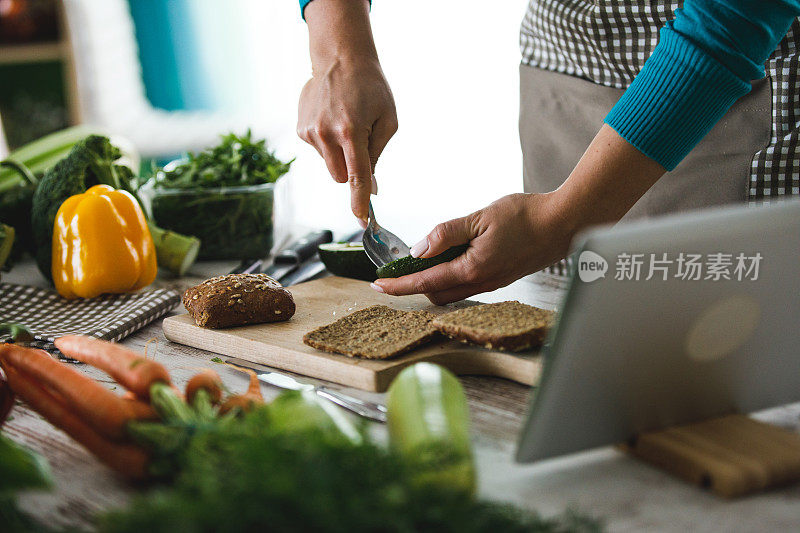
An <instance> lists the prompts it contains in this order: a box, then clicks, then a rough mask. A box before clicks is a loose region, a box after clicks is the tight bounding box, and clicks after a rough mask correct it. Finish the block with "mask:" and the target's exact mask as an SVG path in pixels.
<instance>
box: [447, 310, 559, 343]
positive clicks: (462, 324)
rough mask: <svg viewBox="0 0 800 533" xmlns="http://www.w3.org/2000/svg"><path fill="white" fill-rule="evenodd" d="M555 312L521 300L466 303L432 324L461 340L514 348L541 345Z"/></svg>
mask: <svg viewBox="0 0 800 533" xmlns="http://www.w3.org/2000/svg"><path fill="white" fill-rule="evenodd" d="M554 318H555V313H554V312H553V311H547V310H545V309H539V308H538V307H533V306H531V305H525V304H522V303H519V302H501V303H496V304H483V305H476V306H473V307H466V308H464V309H459V310H458V311H453V312H451V313H446V314H444V315H440V316H438V317H436V318H435V319H434V320H433V327H435V328H436V329H438V330H439V331H441V332H442V333H444V334H445V335H447V336H449V337H451V338H453V339H458V340H460V341H462V342H472V343H475V344H480V345H481V346H485V347H486V348H494V349H497V350H510V351H513V352H516V351H520V350H526V349H528V348H534V347H537V346H540V345H541V344H542V342H543V341H544V337H545V335H546V334H547V330H548V329H549V328H550V326H551V325H552V324H553V320H554Z"/></svg>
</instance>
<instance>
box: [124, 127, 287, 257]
mask: <svg viewBox="0 0 800 533" xmlns="http://www.w3.org/2000/svg"><path fill="white" fill-rule="evenodd" d="M291 163H292V161H289V162H288V163H284V162H282V161H280V160H279V159H278V158H277V157H275V155H274V153H273V152H271V151H270V150H269V149H268V148H267V145H266V141H265V140H263V139H262V140H257V141H254V140H253V139H252V135H251V133H250V131H248V132H247V133H246V134H245V135H241V136H238V135H235V134H233V133H230V134H228V135H224V136H223V137H222V141H221V142H220V144H219V145H217V146H215V147H213V148H209V149H207V150H204V151H202V152H200V153H197V154H189V155H188V156H187V158H186V159H184V160H180V161H177V162H174V163H172V164H170V165H167V167H165V168H164V171H163V172H160V173H159V174H158V176H157V177H156V178H155V179H154V180H152V181H151V182H149V183H148V184H146V185H145V186H144V187H143V188H142V189H140V194H141V195H142V196H143V197H144V198H146V199H147V200H148V203H149V208H150V212H151V215H152V217H153V219H154V220H155V221H156V223H157V224H159V225H160V226H162V227H164V228H167V229H171V230H173V231H177V232H179V233H182V232H189V233H191V234H192V235H196V236H198V237H199V238H200V240H201V241H202V243H203V244H202V246H201V250H200V258H201V259H247V258H254V257H261V256H264V255H266V254H267V253H268V252H269V250H270V248H272V229H273V204H274V184H275V182H276V181H277V180H278V178H279V177H281V176H282V175H284V174H286V172H288V171H289V167H290V165H291Z"/></svg>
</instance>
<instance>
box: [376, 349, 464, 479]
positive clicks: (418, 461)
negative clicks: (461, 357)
mask: <svg viewBox="0 0 800 533" xmlns="http://www.w3.org/2000/svg"><path fill="white" fill-rule="evenodd" d="M387 417H388V420H387V424H388V428H389V442H390V445H391V447H392V449H394V450H395V451H396V452H397V453H399V454H400V455H401V456H402V457H404V458H405V459H407V460H408V462H409V463H410V464H411V466H412V468H413V479H414V481H415V482H417V483H419V484H420V485H428V486H434V487H441V488H446V489H448V490H457V491H461V492H463V493H465V494H474V492H475V465H474V462H473V457H472V446H471V443H470V438H469V409H468V408H467V399H466V396H465V395H464V390H463V389H462V388H461V383H459V381H458V378H456V377H455V376H454V375H453V374H452V373H450V372H449V371H448V370H446V369H445V368H443V367H441V366H439V365H434V364H432V363H417V364H415V365H412V366H410V367H408V368H406V369H404V370H403V371H402V372H400V374H399V375H398V376H397V377H396V378H395V380H394V381H393V382H392V384H391V386H390V387H389V393H388V398H387Z"/></svg>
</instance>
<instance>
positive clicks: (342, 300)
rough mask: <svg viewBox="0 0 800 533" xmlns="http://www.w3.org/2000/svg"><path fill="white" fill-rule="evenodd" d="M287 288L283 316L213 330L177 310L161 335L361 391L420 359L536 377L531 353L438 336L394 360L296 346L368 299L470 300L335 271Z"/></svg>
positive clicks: (415, 304)
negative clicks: (401, 291)
mask: <svg viewBox="0 0 800 533" xmlns="http://www.w3.org/2000/svg"><path fill="white" fill-rule="evenodd" d="M290 290H291V291H292V295H293V296H294V301H295V304H296V305H297V311H296V312H295V315H294V316H293V317H292V318H291V320H288V321H286V322H277V323H273V324H258V325H253V326H243V327H238V328H228V329H218V330H213V329H206V328H201V327H198V326H196V325H195V324H194V320H192V318H191V317H190V316H189V315H186V314H184V315H178V316H171V317H168V318H166V319H164V322H163V329H164V335H165V336H166V337H167V339H169V340H171V341H173V342H177V343H180V344H185V345H187V346H193V347H195V348H201V349H203V350H208V351H211V352H216V353H219V354H223V355H227V356H233V357H239V358H241V359H246V360H247V361H251V362H254V363H260V364H264V365H267V366H270V367H273V368H279V369H283V370H289V371H291V372H296V373H298V374H304V375H306V376H311V377H315V378H320V379H324V380H328V381H333V382H336V383H341V384H342V385H347V386H350V387H356V388H358V389H362V390H367V391H376V392H383V391H385V390H386V389H387V388H388V387H389V384H390V383H391V381H392V379H394V377H395V376H396V375H397V374H398V372H400V370H402V369H403V368H404V367H406V366H408V365H410V364H412V363H416V362H420V361H429V362H433V363H437V364H440V365H443V366H445V367H447V368H448V369H450V370H451V371H453V372H454V373H456V374H462V375H463V374H472V375H487V376H497V377H501V378H506V379H510V380H513V381H517V382H519V383H523V384H525V385H534V384H536V383H537V382H538V381H539V376H540V374H541V364H542V361H541V356H540V355H539V354H538V353H537V352H523V353H521V354H511V353H508V352H501V351H496V350H488V349H486V348H481V347H477V346H467V345H465V344H462V343H460V342H457V341H453V340H448V339H443V340H442V341H439V342H436V343H433V344H428V345H426V346H423V347H421V348H418V349H416V350H412V351H411V352H409V353H407V354H403V355H401V356H399V357H396V358H394V359H388V360H369V359H360V358H355V357H347V356H344V355H337V354H330V353H326V352H322V351H319V350H316V349H314V348H311V347H310V346H306V345H305V344H303V335H304V334H305V333H307V332H308V331H311V330H312V329H314V328H317V327H319V326H322V325H325V324H329V323H331V322H333V321H335V320H337V319H339V318H341V317H343V316H345V315H347V314H349V313H352V312H354V311H357V310H359V309H363V308H365V307H369V306H371V305H376V304H383V305H387V306H389V307H393V308H395V309H400V310H422V309H424V310H427V311H430V312H432V313H435V314H441V313H445V312H448V311H451V310H453V309H455V308H458V307H464V306H466V305H474V304H473V303H470V302H461V303H460V304H455V305H450V306H446V307H437V306H434V305H431V303H430V302H429V301H428V299H427V298H425V297H424V296H420V295H416V296H401V297H398V296H388V295H386V294H381V293H379V292H376V291H374V290H372V289H371V288H370V286H369V283H367V282H364V281H358V280H352V279H347V278H340V277H335V276H334V277H327V278H323V279H318V280H314V281H309V282H307V283H301V284H299V285H295V286H293V287H291V289H290Z"/></svg>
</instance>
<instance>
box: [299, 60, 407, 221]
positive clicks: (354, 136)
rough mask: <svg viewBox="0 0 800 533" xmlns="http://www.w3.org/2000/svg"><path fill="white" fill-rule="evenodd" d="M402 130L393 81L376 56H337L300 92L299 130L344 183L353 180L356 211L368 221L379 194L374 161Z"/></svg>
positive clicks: (340, 181)
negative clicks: (348, 58)
mask: <svg viewBox="0 0 800 533" xmlns="http://www.w3.org/2000/svg"><path fill="white" fill-rule="evenodd" d="M396 131H397V114H396V112H395V107H394V99H393V98H392V91H391V89H390V88H389V84H388V83H387V82H386V79H385V78H384V77H383V72H382V71H381V68H380V65H379V64H378V63H377V61H369V60H358V61H357V62H355V63H353V62H349V61H346V60H345V61H343V60H339V59H336V60H334V61H332V62H331V63H330V64H326V65H325V66H324V67H319V70H318V71H317V72H315V73H314V77H313V78H311V79H310V80H309V81H308V83H306V85H305V87H304V88H303V92H302V93H301V94H300V112H299V118H298V122H297V133H298V134H299V135H300V138H302V139H303V140H304V141H306V142H307V143H309V144H310V145H311V146H313V147H314V148H316V149H317V152H319V154H320V155H321V156H322V157H323V159H325V164H326V165H327V166H328V171H329V172H330V173H331V176H332V177H333V179H334V180H336V181H337V182H339V183H349V184H350V190H351V199H350V207H351V209H352V211H353V214H354V215H355V216H356V217H358V218H359V219H362V220H365V219H366V218H367V213H368V205H369V196H370V194H375V193H377V192H378V191H377V184H376V183H375V181H374V178H373V172H374V169H375V163H377V161H378V157H379V156H380V155H381V152H383V149H384V147H385V146H386V143H388V142H389V139H391V138H392V135H394V133H395V132H396Z"/></svg>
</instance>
